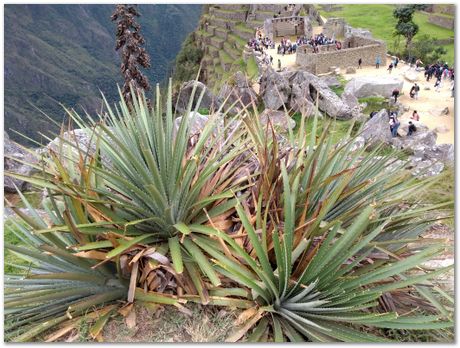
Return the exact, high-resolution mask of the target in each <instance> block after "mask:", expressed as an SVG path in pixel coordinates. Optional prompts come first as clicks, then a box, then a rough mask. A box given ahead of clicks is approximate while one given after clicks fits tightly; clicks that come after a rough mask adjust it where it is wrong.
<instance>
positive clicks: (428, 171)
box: [412, 160, 444, 178]
mask: <svg viewBox="0 0 460 348" xmlns="http://www.w3.org/2000/svg"><path fill="white" fill-rule="evenodd" d="M413 165H414V167H413V169H412V175H413V176H416V177H419V178H424V177H430V176H435V175H439V174H441V172H442V171H443V170H444V164H443V163H441V162H436V161H430V160H428V161H419V162H416V163H414V164H413Z"/></svg>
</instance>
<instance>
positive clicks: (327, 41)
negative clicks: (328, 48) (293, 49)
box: [296, 33, 342, 53]
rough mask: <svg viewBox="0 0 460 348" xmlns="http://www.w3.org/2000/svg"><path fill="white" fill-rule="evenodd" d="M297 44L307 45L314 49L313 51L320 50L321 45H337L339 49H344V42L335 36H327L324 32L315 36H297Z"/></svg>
mask: <svg viewBox="0 0 460 348" xmlns="http://www.w3.org/2000/svg"><path fill="white" fill-rule="evenodd" d="M296 43H297V46H300V45H307V46H310V47H311V48H312V49H313V53H318V52H319V46H323V45H335V48H336V49H337V50H340V49H342V43H341V42H340V41H337V40H335V39H333V38H329V37H327V36H325V35H324V34H323V33H320V34H317V35H315V36H314V37H310V38H307V37H306V36H303V37H298V38H297V41H296Z"/></svg>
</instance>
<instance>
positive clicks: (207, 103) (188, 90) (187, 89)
mask: <svg viewBox="0 0 460 348" xmlns="http://www.w3.org/2000/svg"><path fill="white" fill-rule="evenodd" d="M195 84H196V90H195V95H194V98H193V104H192V110H194V109H195V106H196V103H197V102H198V99H199V98H200V95H201V92H202V90H203V89H204V91H205V92H204V95H203V99H202V100H201V103H200V106H199V108H206V109H208V110H210V111H211V112H212V111H213V110H217V109H218V106H219V105H220V104H219V100H218V98H217V97H216V96H215V95H214V94H212V92H211V91H210V90H209V88H208V87H206V85H205V84H203V83H201V82H199V81H195V80H193V81H188V82H184V83H183V84H182V86H181V88H180V90H179V92H178V93H177V94H176V95H175V96H174V98H173V105H174V106H175V108H176V111H177V112H179V113H180V114H183V113H184V112H186V111H187V106H188V103H189V100H190V97H191V96H192V91H193V87H194V85H195Z"/></svg>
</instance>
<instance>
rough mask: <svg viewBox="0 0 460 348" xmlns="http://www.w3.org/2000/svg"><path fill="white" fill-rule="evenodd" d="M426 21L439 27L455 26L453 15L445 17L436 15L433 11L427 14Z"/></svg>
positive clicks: (448, 27) (449, 27)
mask: <svg viewBox="0 0 460 348" xmlns="http://www.w3.org/2000/svg"><path fill="white" fill-rule="evenodd" d="M428 22H430V23H433V24H436V25H439V26H440V27H443V28H447V29H454V28H455V18H454V17H447V16H443V15H437V14H434V13H433V14H430V15H429V17H428Z"/></svg>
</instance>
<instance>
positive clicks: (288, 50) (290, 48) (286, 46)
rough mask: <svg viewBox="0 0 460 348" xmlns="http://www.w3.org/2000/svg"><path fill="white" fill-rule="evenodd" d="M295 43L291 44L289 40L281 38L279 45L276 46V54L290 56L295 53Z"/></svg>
mask: <svg viewBox="0 0 460 348" xmlns="http://www.w3.org/2000/svg"><path fill="white" fill-rule="evenodd" d="M297 47H298V45H297V42H294V43H292V42H291V40H289V39H286V38H284V37H283V38H282V39H281V42H280V44H279V45H278V48H277V52H278V54H281V55H283V56H284V55H285V54H292V53H295V52H296V51H297Z"/></svg>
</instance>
